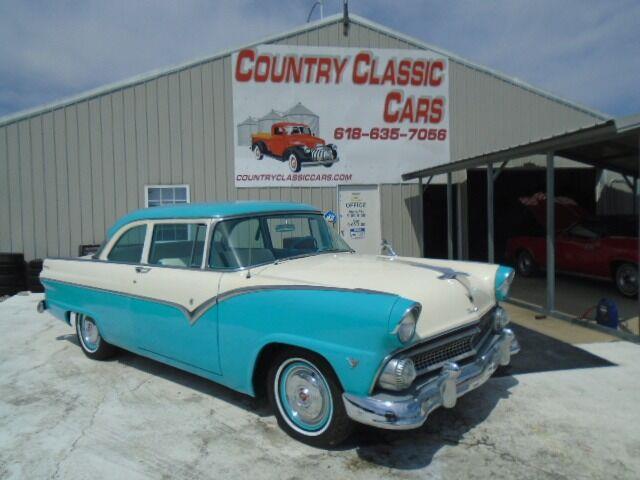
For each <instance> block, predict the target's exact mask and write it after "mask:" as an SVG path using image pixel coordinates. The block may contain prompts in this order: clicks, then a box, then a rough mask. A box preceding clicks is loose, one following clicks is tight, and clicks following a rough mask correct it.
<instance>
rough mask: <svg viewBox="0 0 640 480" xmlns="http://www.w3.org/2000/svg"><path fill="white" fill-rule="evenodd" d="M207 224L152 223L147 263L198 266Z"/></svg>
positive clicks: (200, 262)
mask: <svg viewBox="0 0 640 480" xmlns="http://www.w3.org/2000/svg"><path fill="white" fill-rule="evenodd" d="M206 236H207V226H206V225H205V224H201V223H188V224H187V223H162V224H157V225H154V227H153V236H152V238H151V248H150V249H149V264H150V265H162V266H169V267H188V268H200V266H201V265H202V255H203V252H204V242H205V238H206Z"/></svg>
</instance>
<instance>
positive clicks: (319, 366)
mask: <svg viewBox="0 0 640 480" xmlns="http://www.w3.org/2000/svg"><path fill="white" fill-rule="evenodd" d="M267 378H268V379H267V382H268V384H267V391H268V395H269V401H270V402H271V405H272V407H273V409H274V411H275V414H276V418H277V419H278V424H279V425H280V427H281V428H282V429H283V430H284V431H285V432H287V434H289V435H290V436H291V437H293V438H295V439H297V440H300V441H302V442H304V443H307V444H310V445H314V446H322V447H324V446H331V445H337V444H339V443H340V442H342V441H343V440H345V439H346V438H347V437H348V436H349V435H350V434H351V432H352V430H353V423H352V422H351V419H350V418H349V417H348V416H347V413H346V410H345V408H344V403H343V401H342V388H341V387H340V383H339V382H338V379H337V378H336V376H335V374H334V373H333V370H332V369H331V367H330V366H329V365H328V364H327V362H326V361H325V360H324V359H322V358H321V357H319V356H318V355H315V354H313V353H311V352H307V351H304V350H297V349H295V350H293V349H292V350H288V351H287V352H283V353H281V354H280V355H278V356H277V357H276V359H275V361H274V363H273V365H272V366H271V369H270V371H269V375H268V377H267Z"/></svg>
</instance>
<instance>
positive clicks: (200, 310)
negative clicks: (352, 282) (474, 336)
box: [43, 278, 397, 325]
mask: <svg viewBox="0 0 640 480" xmlns="http://www.w3.org/2000/svg"><path fill="white" fill-rule="evenodd" d="M43 280H44V281H45V282H47V281H51V282H57V283H62V284H65V285H71V286H73V287H78V288H87V289H89V290H94V291H98V292H105V293H110V294H113V295H119V296H122V297H130V298H137V299H140V300H145V301H150V302H157V303H162V304H164V305H168V306H171V307H175V308H177V309H178V310H180V311H181V312H182V314H183V315H184V316H185V318H186V319H187V321H188V322H189V325H194V324H195V323H196V322H197V321H198V320H199V319H200V317H202V316H203V315H204V314H205V313H207V311H209V309H210V308H212V307H214V306H215V305H217V304H219V303H222V302H224V301H225V300H229V299H231V298H234V297H238V296H241V295H248V294H251V293H257V292H262V291H272V290H314V291H318V290H321V291H334V292H351V293H363V294H369V295H388V296H391V297H396V296H397V295H395V294H393V293H388V292H380V291H376V290H367V289H363V288H340V287H325V286H314V285H256V286H252V287H241V288H235V289H233V290H229V291H227V292H223V293H221V294H220V295H214V296H213V297H211V298H209V299H207V300H205V301H204V302H202V303H201V304H200V305H198V306H197V307H196V308H194V309H193V310H188V309H187V308H185V307H184V306H182V305H180V304H179V303H175V302H171V301H169V300H163V299H161V298H154V297H147V296H144V295H137V294H133V293H125V292H118V291H116V290H109V289H106V288H99V287H92V286H88V285H82V284H79V283H73V282H65V281H63V280H56V279H52V278H44V279H43Z"/></svg>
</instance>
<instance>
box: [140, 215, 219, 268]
mask: <svg viewBox="0 0 640 480" xmlns="http://www.w3.org/2000/svg"><path fill="white" fill-rule="evenodd" d="M172 224H187V225H205V226H206V227H207V232H206V234H205V245H204V249H203V251H202V257H203V258H202V260H201V261H200V266H199V267H180V266H173V265H157V264H153V265H151V264H149V252H150V251H151V241H152V240H153V229H154V228H155V226H156V225H172ZM149 226H150V228H148V229H147V235H149V243H148V244H147V245H145V247H146V256H144V260H145V261H144V264H145V265H149V266H150V267H152V268H156V267H159V268H183V269H185V270H204V266H205V265H206V261H205V257H204V254H205V252H206V250H207V243H206V242H207V238H208V237H209V228H211V218H209V217H197V218H176V219H164V218H161V219H154V220H149ZM149 232H150V233H149ZM145 241H146V240H145Z"/></svg>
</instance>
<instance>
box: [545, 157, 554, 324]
mask: <svg viewBox="0 0 640 480" xmlns="http://www.w3.org/2000/svg"><path fill="white" fill-rule="evenodd" d="M555 204H556V194H555V168H554V156H553V153H547V313H552V312H553V310H554V309H555V302H556V298H555V296H556V250H555V239H556V219H555V213H556V209H555Z"/></svg>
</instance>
